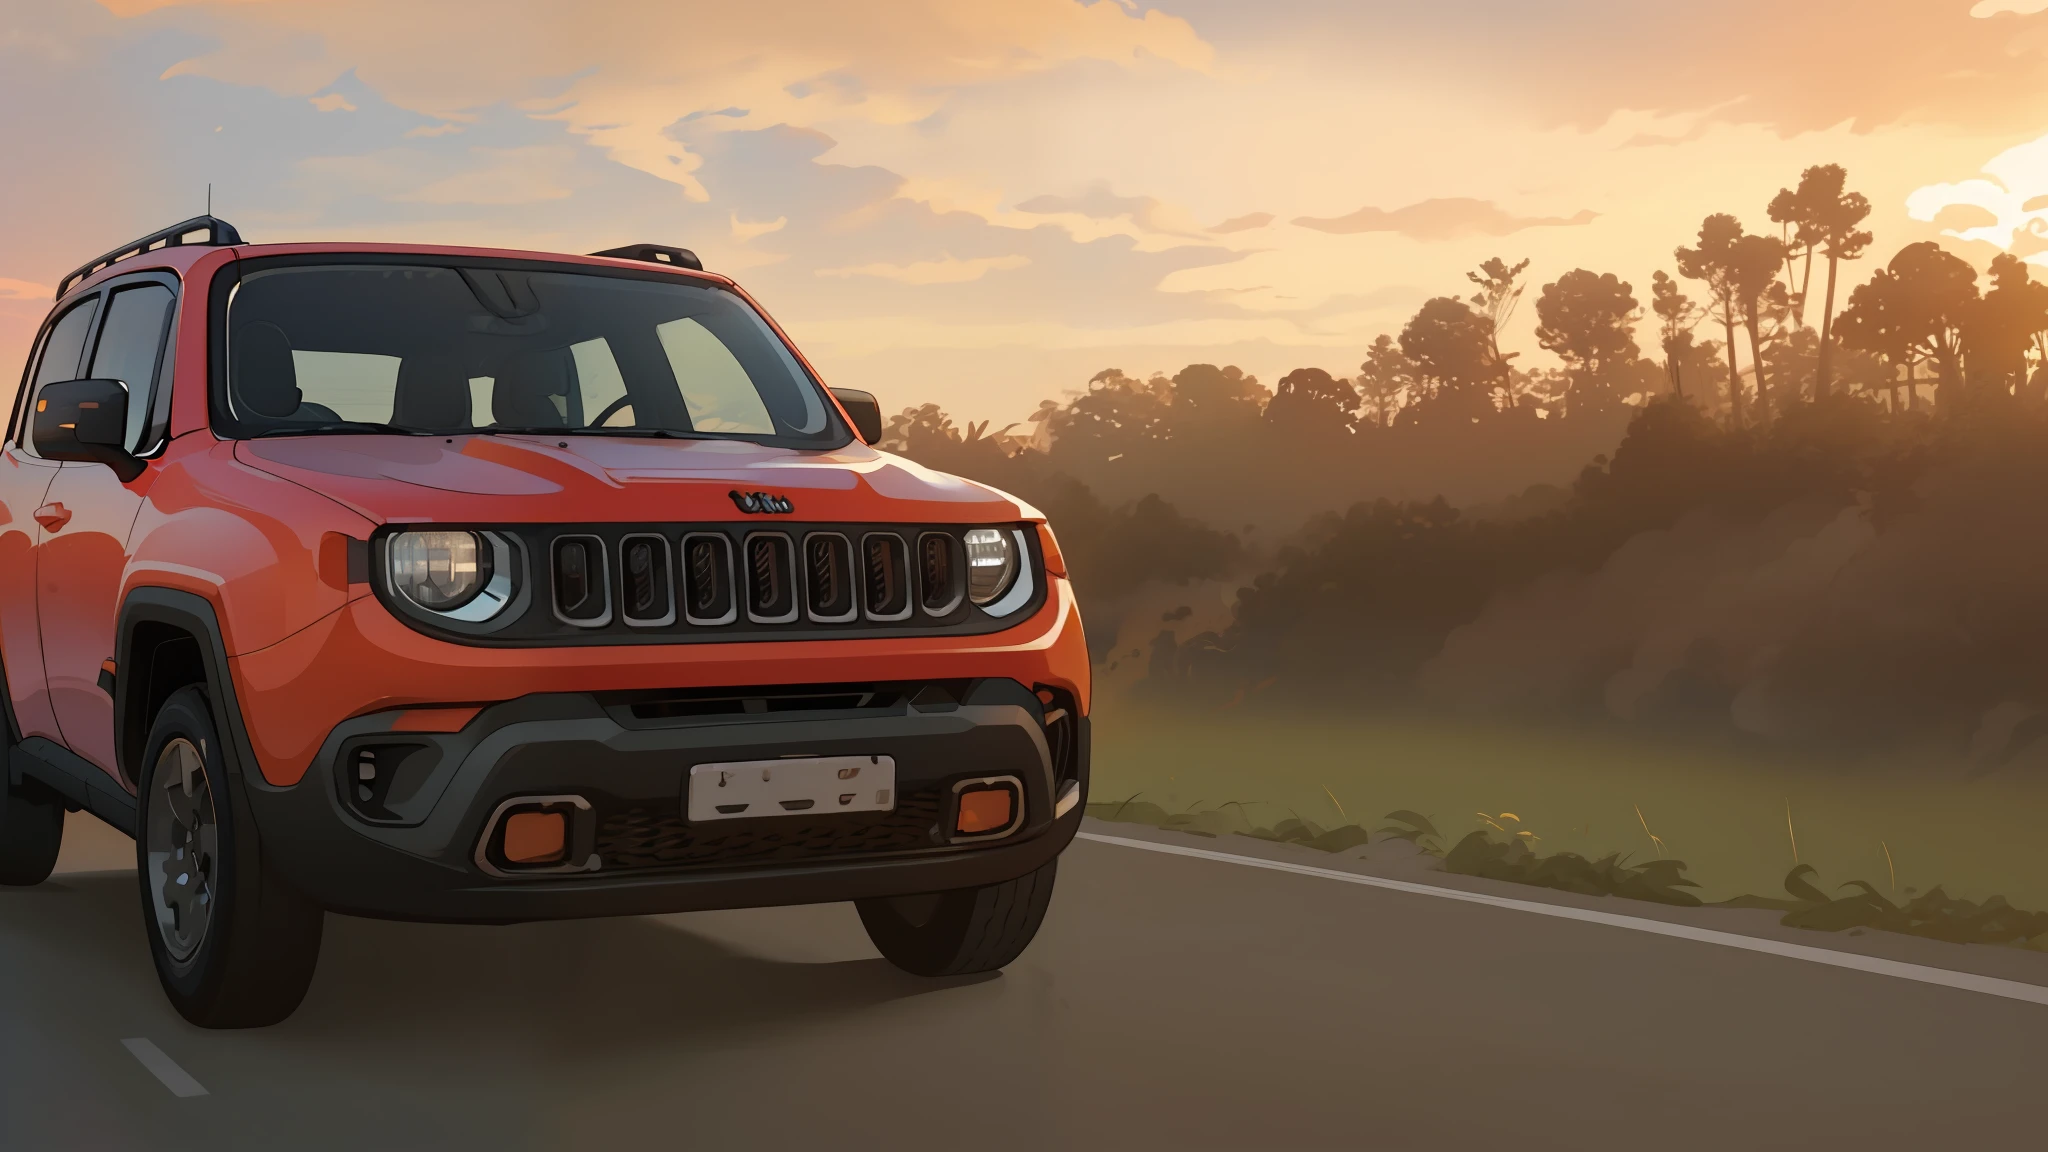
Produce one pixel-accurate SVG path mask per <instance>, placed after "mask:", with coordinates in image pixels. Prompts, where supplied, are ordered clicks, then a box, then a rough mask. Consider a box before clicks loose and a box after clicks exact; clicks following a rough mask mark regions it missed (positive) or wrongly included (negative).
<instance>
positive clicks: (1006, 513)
mask: <svg viewBox="0 0 2048 1152" xmlns="http://www.w3.org/2000/svg"><path fill="white" fill-rule="evenodd" d="M235 456H236V458H237V459H238V460H240V461H241V462H243V463H244V464H247V465H248V466H250V467H252V468H258V469H261V470H263V471H265V472H268V473H270V474H272V475H274V476H278V477H281V478H283V479H286V480H291V481H293V482H295V483H298V484H302V485H304V486H305V487H307V488H311V489H313V490H314V491H316V492H320V493H322V494H323V495H326V496H329V497H331V498H333V499H335V500H337V501H339V502H341V503H343V504H345V505H347V506H348V507H349V508H351V509H353V510H355V511H356V512H358V513H360V514H362V515H363V516H365V517H367V518H369V519H371V520H373V521H377V522H379V523H418V522H425V521H436V522H442V523H536V522H548V523H595V522H618V521H625V522H636V523H637V522H649V521H655V522H677V521H682V522H689V521H695V522H703V521H718V520H735V519H739V518H740V517H741V515H742V513H741V511H740V508H739V506H738V503H737V501H736V500H735V499H734V497H733V495H732V494H733V493H740V494H745V493H749V492H766V493H769V494H771V495H775V496H781V497H786V498H787V499H788V500H789V502H790V504H791V506H792V511H791V512H790V513H789V514H788V515H787V516H777V517H769V516H763V517H760V518H761V519H789V520H798V521H805V522H819V521H835V522H856V523H858V522H924V523H974V522H982V523H987V522H1002V521H1008V520H1018V519H1037V518H1038V513H1037V512H1036V511H1035V510H1033V509H1031V508H1030V507H1029V506H1027V505H1025V504H1023V503H1021V502H1020V501H1018V500H1016V499H1015V498H1013V497H1011V496H1008V495H1006V494H1004V493H1002V492H999V491H997V490H996V489H993V488H989V487H986V486H984V485H980V484H976V483H973V482H971V481H967V480H962V479H960V478H958V477H956V476H949V475H947V474H945V473H943V472H935V471H933V470H931V469H929V468H926V467H924V466H922V465H920V464H917V463H915V462H913V461H910V460H905V459H903V458H901V457H898V456H892V455H889V454H888V453H884V452H877V451H875V450H874V449H873V448H870V447H867V446H866V445H863V444H860V443H858V442H856V443H853V444H849V445H848V446H846V447H845V448H841V449H837V450H833V451H827V452H819V451H804V450H799V449H792V448H773V447H767V446H764V445H760V444H750V443H746V442H744V441H737V440H638V439H626V438H609V437H600V436H570V437H567V438H563V439H556V438H551V437H545V436H510V435H496V436H483V435H469V436H453V437H443V436H390V435H365V436H347V435H342V436H333V435H329V436H299V437H278V438H273V439H264V440H244V441H241V442H239V443H237V444H236V445H235ZM750 518H751V517H750Z"/></svg>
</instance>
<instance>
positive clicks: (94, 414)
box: [33, 380, 143, 482]
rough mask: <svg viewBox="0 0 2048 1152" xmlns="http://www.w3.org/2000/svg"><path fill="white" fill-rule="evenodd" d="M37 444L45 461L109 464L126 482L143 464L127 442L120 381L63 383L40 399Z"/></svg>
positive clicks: (124, 398)
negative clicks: (130, 450) (128, 447)
mask: <svg viewBox="0 0 2048 1152" xmlns="http://www.w3.org/2000/svg"><path fill="white" fill-rule="evenodd" d="M33 438H34V442H35V446H36V454H37V455H39V456H41V457H42V458H43V459H45V460H78V461H84V462H88V463H94V464H105V465H106V466H107V467H109V468H112V469H113V470H114V475H116V476H119V477H120V478H121V479H122V481H124V482H126V481H129V480H133V479H135V478H136V477H137V476H140V475H142V469H143V463H142V461H141V460H139V459H137V458H136V457H135V456H133V455H131V454H130V453H129V451H128V449H127V448H126V447H125V445H126V444H127V441H128V386H127V385H126V384H123V383H121V382H120V381H119V380H65V381H63V382H61V383H57V384H47V385H44V387H43V390H42V391H41V392H39V393H37V394H36V411H35V425H34V432H33Z"/></svg>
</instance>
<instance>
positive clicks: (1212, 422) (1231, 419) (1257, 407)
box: [1171, 364, 1270, 436]
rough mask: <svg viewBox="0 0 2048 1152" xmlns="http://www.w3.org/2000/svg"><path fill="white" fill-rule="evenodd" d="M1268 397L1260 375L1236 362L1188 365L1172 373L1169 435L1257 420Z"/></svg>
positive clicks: (1236, 425)
mask: <svg viewBox="0 0 2048 1152" xmlns="http://www.w3.org/2000/svg"><path fill="white" fill-rule="evenodd" d="M1269 398H1270V395H1269V394H1268V393H1267V391H1266V390H1265V388H1263V387H1261V386H1260V384H1259V378H1258V377H1256V376H1247V375H1246V374H1245V373H1244V371H1243V370H1242V369H1240V368H1239V367H1238V366H1237V365H1235V364H1232V365H1229V366H1227V367H1223V368H1218V367H1217V366H1216V365H1214V364H1190V365H1188V366H1187V367H1185V368H1183V369H1181V370H1180V371H1179V372H1176V373H1174V376H1173V404H1172V409H1171V419H1172V421H1173V429H1172V434H1173V435H1177V436H1186V435H1189V434H1200V433H1201V432H1203V431H1205V430H1208V431H1217V430H1228V429H1233V428H1241V427H1243V426H1244V425H1246V424H1250V423H1252V422H1254V421H1256V420H1258V418H1259V413H1260V412H1262V411H1264V409H1265V407H1266V401H1267V400H1268V399H1269Z"/></svg>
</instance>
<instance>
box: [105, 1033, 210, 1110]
mask: <svg viewBox="0 0 2048 1152" xmlns="http://www.w3.org/2000/svg"><path fill="white" fill-rule="evenodd" d="M121 1047H123V1048H126V1049H128V1052H129V1054H130V1055H132V1056H134V1057H135V1059H136V1060H138V1061H140V1062H141V1063H142V1066H143V1067H144V1068H147V1069H149V1074H150V1075H152V1076H154V1077H156V1078H157V1079H159V1080H161V1081H163V1082H164V1087H166V1088H169V1089H170V1090H171V1095H173V1096H177V1097H181V1098H182V1097H186V1096H205V1095H207V1091H206V1087H205V1086H204V1085H202V1084H200V1083H199V1081H197V1080H194V1079H193V1078H192V1074H191V1073H189V1072H187V1071H185V1070H184V1069H183V1068H180V1067H178V1062H177V1061H176V1060H173V1059H171V1058H170V1057H169V1056H166V1055H164V1050H163V1049H161V1048H159V1047H157V1046H156V1045H155V1044H152V1043H150V1042H149V1041H148V1040H146V1039H144V1038H142V1037H140V1036H137V1037H135V1038H133V1039H130V1040H123V1041H121Z"/></svg>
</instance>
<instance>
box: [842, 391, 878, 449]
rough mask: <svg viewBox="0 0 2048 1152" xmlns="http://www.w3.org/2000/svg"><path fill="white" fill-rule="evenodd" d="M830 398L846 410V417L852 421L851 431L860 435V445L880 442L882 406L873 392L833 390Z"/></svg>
mask: <svg viewBox="0 0 2048 1152" xmlns="http://www.w3.org/2000/svg"><path fill="white" fill-rule="evenodd" d="M832 398H833V399H835V400H837V401H839V406H840V407H841V408H844V409H846V415H847V417H848V418H849V419H851V420H852V421H853V430H854V431H855V432H858V433H860V439H861V443H863V444H879V443H881V441H882V405H881V402H880V401H878V400H876V399H875V394H874V393H873V392H863V391H861V390H860V389H858V388H834V389H833V390H832Z"/></svg>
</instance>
